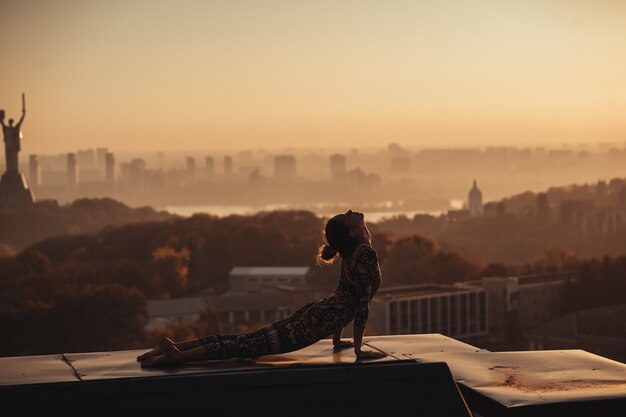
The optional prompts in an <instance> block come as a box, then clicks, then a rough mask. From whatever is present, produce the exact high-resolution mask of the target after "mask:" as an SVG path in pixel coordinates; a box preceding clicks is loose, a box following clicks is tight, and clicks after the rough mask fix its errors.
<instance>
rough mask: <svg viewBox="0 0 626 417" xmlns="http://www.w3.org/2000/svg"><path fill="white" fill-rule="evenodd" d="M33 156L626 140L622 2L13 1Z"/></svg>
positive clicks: (8, 79)
mask: <svg viewBox="0 0 626 417" xmlns="http://www.w3.org/2000/svg"><path fill="white" fill-rule="evenodd" d="M0 19H1V22H2V23H1V24H0V41H1V42H2V47H3V59H2V65H1V66H0V108H3V109H5V110H6V111H7V116H8V117H13V118H18V117H19V111H20V94H21V92H22V91H25V92H26V94H27V108H28V115H27V118H26V121H25V122H24V126H23V129H22V130H23V132H24V143H23V148H22V149H23V151H24V152H25V153H27V154H28V153H33V152H63V151H68V150H75V149H80V148H88V147H96V146H108V147H109V148H110V149H112V150H120V151H122V150H153V149H154V150H156V149H161V150H168V149H200V148H201V149H226V148H237V149H244V148H261V147H263V148H276V147H283V146H291V147H297V146H302V147H372V146H384V145H385V144H386V143H388V142H398V143H400V144H403V145H405V146H407V147H437V146H459V145H460V146H482V145H487V144H495V145H523V144H529V145H536V144H545V145H550V144H552V145H561V144H563V143H570V144H574V143H582V142H585V143H588V144H594V143H599V142H609V141H615V142H619V143H624V142H626V75H625V74H626V2H624V1H620V0H588V1H579V0H525V1H521V0H520V1H506V0H488V1H482V2H468V1H445V0H443V1H416V0H407V1H387V2H381V1H367V0H354V1H324V0H321V1H308V2H304V1H295V0H292V1H290V0H285V1H236V0H233V1H219V2H218V1H200V0H198V1H191V0H182V1H173V0H171V1H162V0H145V1H139V0H137V1H133V0H108V1H91V0H72V1H69V0H68V1H66V0H55V1H45V0H41V1H32V0H16V1H7V0H0Z"/></svg>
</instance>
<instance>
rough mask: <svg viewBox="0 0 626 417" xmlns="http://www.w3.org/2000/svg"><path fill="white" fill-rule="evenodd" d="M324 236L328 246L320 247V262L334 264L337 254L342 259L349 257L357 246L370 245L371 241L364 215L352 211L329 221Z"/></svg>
mask: <svg viewBox="0 0 626 417" xmlns="http://www.w3.org/2000/svg"><path fill="white" fill-rule="evenodd" d="M323 235H324V238H325V240H326V244H325V245H322V246H321V247H320V250H319V254H318V261H320V262H326V263H332V261H333V260H334V259H335V257H336V256H337V253H339V255H341V257H342V258H345V257H347V256H349V255H350V253H352V250H353V249H354V247H355V246H356V245H357V244H359V243H369V242H370V239H371V238H370V234H369V231H368V230H367V226H365V220H364V216H363V213H359V212H356V211H352V210H348V211H347V212H346V213H344V214H337V215H336V216H334V217H332V218H331V219H330V220H328V222H326V226H325V227H324V232H323Z"/></svg>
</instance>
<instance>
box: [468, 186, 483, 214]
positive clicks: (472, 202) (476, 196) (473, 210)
mask: <svg viewBox="0 0 626 417" xmlns="http://www.w3.org/2000/svg"><path fill="white" fill-rule="evenodd" d="M467 201H468V209H469V213H470V216H480V215H482V214H483V193H482V192H481V191H480V190H479V189H478V187H477V186H476V180H474V186H473V187H472V189H471V190H470V192H469V195H468V200H467Z"/></svg>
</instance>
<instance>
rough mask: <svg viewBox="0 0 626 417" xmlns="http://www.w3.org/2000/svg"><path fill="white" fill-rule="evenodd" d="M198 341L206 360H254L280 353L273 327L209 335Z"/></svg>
mask: <svg viewBox="0 0 626 417" xmlns="http://www.w3.org/2000/svg"><path fill="white" fill-rule="evenodd" d="M198 340H199V341H200V343H202V346H203V347H204V350H205V351H206V357H207V359H208V360H219V359H229V358H256V357H257V356H263V355H272V354H277V353H282V349H281V347H280V345H281V343H280V340H279V338H278V332H277V331H276V329H275V328H274V327H273V326H268V327H264V328H262V329H259V330H257V331H255V332H253V333H240V334H233V335H223V334H217V335H209V336H202V337H200V338H199V339H198Z"/></svg>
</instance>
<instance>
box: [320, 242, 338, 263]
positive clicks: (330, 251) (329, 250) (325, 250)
mask: <svg viewBox="0 0 626 417" xmlns="http://www.w3.org/2000/svg"><path fill="white" fill-rule="evenodd" d="M335 256H337V249H335V248H333V247H331V246H329V245H324V246H323V247H322V253H321V257H322V259H323V260H325V261H330V260H331V259H333V258H334V257H335Z"/></svg>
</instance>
